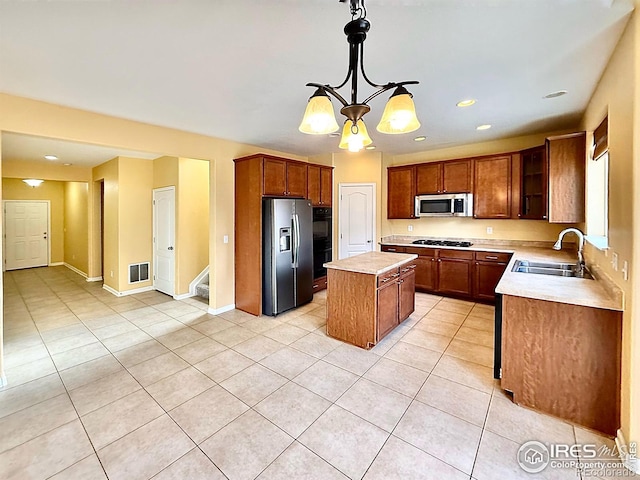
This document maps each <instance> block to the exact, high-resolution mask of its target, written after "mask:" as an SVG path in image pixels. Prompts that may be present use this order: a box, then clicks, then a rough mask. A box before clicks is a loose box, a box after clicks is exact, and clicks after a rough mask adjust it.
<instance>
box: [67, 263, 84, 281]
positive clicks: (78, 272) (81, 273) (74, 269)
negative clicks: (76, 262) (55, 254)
mask: <svg viewBox="0 0 640 480" xmlns="http://www.w3.org/2000/svg"><path fill="white" fill-rule="evenodd" d="M64 266H65V267H67V268H68V269H69V270H71V271H72V272H76V273H77V274H78V275H81V276H83V277H84V278H87V274H86V273H84V272H83V271H82V270H80V269H79V268H76V267H74V266H73V265H69V264H68V263H67V262H64Z"/></svg>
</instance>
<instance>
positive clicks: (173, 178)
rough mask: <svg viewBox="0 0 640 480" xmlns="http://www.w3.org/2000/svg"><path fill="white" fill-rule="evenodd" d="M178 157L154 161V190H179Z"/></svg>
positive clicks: (161, 158) (160, 158)
mask: <svg viewBox="0 0 640 480" xmlns="http://www.w3.org/2000/svg"><path fill="white" fill-rule="evenodd" d="M178 161H179V159H178V157H166V156H165V157H159V158H156V159H155V160H154V161H153V188H162V187H176V188H178V176H179V172H178Z"/></svg>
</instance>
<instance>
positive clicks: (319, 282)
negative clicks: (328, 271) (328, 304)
mask: <svg viewBox="0 0 640 480" xmlns="http://www.w3.org/2000/svg"><path fill="white" fill-rule="evenodd" d="M326 288H327V276H326V275H325V276H324V277H318V278H315V279H314V280H313V293H315V292H319V291H321V290H325V289H326Z"/></svg>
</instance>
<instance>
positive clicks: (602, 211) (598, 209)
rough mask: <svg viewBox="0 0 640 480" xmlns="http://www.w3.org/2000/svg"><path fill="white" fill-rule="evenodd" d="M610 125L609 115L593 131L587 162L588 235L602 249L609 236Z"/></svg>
mask: <svg viewBox="0 0 640 480" xmlns="http://www.w3.org/2000/svg"><path fill="white" fill-rule="evenodd" d="M608 130H609V126H608V117H607V118H605V119H604V120H603V121H602V123H601V124H600V125H599V126H598V128H596V129H595V131H594V132H593V147H592V152H593V153H592V155H591V157H592V158H591V159H590V160H589V162H588V164H587V235H588V237H589V241H590V242H591V243H593V244H594V245H595V246H596V247H598V248H600V249H604V248H607V246H608V236H609V141H608V137H609V132H608Z"/></svg>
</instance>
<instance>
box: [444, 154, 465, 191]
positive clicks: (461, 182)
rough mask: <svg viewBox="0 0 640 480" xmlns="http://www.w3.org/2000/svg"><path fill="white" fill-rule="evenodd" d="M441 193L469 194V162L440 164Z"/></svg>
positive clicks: (460, 161)
mask: <svg viewBox="0 0 640 480" xmlns="http://www.w3.org/2000/svg"><path fill="white" fill-rule="evenodd" d="M442 186H443V189H442V192H443V193H469V192H471V160H459V161H455V162H443V163H442Z"/></svg>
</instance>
